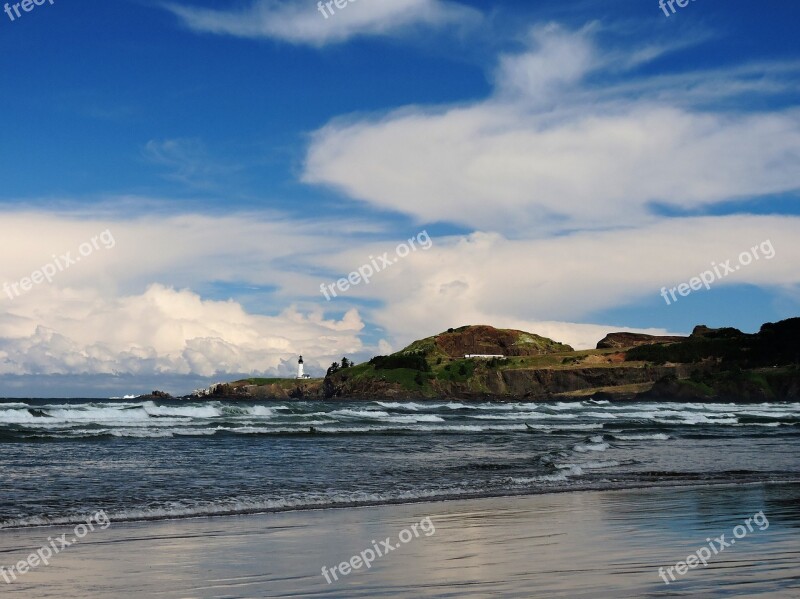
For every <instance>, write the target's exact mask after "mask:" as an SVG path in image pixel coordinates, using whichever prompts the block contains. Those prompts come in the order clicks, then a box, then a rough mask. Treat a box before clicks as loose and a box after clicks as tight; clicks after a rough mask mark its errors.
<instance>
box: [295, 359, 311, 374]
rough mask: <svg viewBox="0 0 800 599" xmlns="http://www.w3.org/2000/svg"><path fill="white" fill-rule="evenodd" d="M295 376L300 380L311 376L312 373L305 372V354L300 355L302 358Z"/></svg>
mask: <svg viewBox="0 0 800 599" xmlns="http://www.w3.org/2000/svg"><path fill="white" fill-rule="evenodd" d="M295 378H296V379H298V380H301V379H310V378H311V375H310V374H305V373H304V372H303V356H300V359H299V360H298V361H297V376H296V377H295Z"/></svg>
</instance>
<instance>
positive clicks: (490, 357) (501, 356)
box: [464, 354, 505, 360]
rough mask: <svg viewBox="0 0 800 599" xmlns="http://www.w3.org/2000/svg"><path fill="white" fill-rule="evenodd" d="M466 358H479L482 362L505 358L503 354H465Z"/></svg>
mask: <svg viewBox="0 0 800 599" xmlns="http://www.w3.org/2000/svg"><path fill="white" fill-rule="evenodd" d="M464 357H465V358H479V359H481V360H491V359H492V358H505V356H504V355H503V354H464Z"/></svg>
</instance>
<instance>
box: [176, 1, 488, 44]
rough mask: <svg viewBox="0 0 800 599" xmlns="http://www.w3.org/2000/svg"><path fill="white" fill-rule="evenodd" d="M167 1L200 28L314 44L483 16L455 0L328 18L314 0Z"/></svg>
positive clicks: (364, 6)
mask: <svg viewBox="0 0 800 599" xmlns="http://www.w3.org/2000/svg"><path fill="white" fill-rule="evenodd" d="M323 4H324V3H323ZM163 6H164V8H165V9H167V10H169V11H170V12H172V13H173V14H175V15H176V16H177V17H178V18H180V20H181V22H182V23H183V24H184V25H185V26H186V27H188V28H189V29H191V30H192V31H195V32H198V33H210V34H216V35H228V36H234V37H242V38H252V39H258V38H264V39H274V40H280V41H284V42H289V43H292V44H306V45H311V46H324V45H328V44H337V43H342V42H346V41H347V40H350V39H352V38H355V37H359V36H372V37H374V36H387V35H396V34H398V33H399V32H402V31H404V30H407V29H409V28H410V27H414V26H427V27H442V26H445V25H449V26H452V25H466V24H469V23H475V22H476V21H478V20H479V19H480V13H479V12H478V11H476V10H474V9H472V8H468V7H466V6H464V5H461V4H458V3H456V2H450V1H449V0H360V1H358V2H352V3H350V4H346V5H345V8H343V9H337V10H336V12H335V14H333V15H331V14H329V13H327V10H325V12H326V14H327V17H326V16H325V15H323V14H322V11H320V10H318V5H317V4H316V3H314V2H287V1H280V0H254V1H253V2H251V3H249V4H247V5H245V6H240V7H237V8H227V9H209V8H201V7H197V6H191V5H187V4H178V3H168V4H164V5H163ZM333 6H335V5H333ZM323 8H324V7H323Z"/></svg>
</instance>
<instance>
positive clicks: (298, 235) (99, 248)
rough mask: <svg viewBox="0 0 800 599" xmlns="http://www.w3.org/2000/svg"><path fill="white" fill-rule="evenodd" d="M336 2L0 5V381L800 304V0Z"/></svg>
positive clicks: (85, 393) (718, 317) (759, 314)
mask: <svg viewBox="0 0 800 599" xmlns="http://www.w3.org/2000/svg"><path fill="white" fill-rule="evenodd" d="M339 4H340V5H341V6H342V7H341V8H339V7H337V5H336V4H335V3H333V4H331V5H330V7H326V6H325V5H324V4H322V5H321V6H320V5H318V4H317V3H316V2H312V1H310V0H291V1H283V0H235V1H231V2H210V1H206V2H202V1H201V0H174V1H171V2H170V1H168V2H159V1H156V0H113V1H111V2H103V3H79V2H71V1H68V0H53V1H52V2H51V1H50V0H45V1H44V2H43V4H42V5H41V6H37V5H35V4H28V5H27V7H28V8H29V9H30V10H29V11H27V12H26V11H25V10H24V8H23V7H22V6H21V5H20V6H18V7H16V8H15V6H14V3H9V4H8V5H6V6H7V11H5V12H3V13H0V89H1V90H2V94H1V95H0V126H1V127H2V129H1V130H0V136H2V137H1V139H2V144H0V224H1V225H2V226H0V235H2V241H3V243H2V246H1V247H2V249H1V250H0V285H2V286H3V287H2V290H1V291H0V396H9V397H12V396H13V397H36V396H44V397H109V396H117V395H123V394H138V393H143V392H148V391H150V390H152V389H164V390H167V391H169V392H172V393H176V394H182V393H187V392H189V391H191V390H192V389H194V388H198V387H204V386H206V385H208V384H209V383H210V382H215V381H224V380H230V379H232V378H238V377H239V376H242V375H248V376H289V375H291V374H292V373H293V372H294V371H295V369H296V362H297V355H298V354H303V356H304V359H305V366H306V371H307V372H311V374H314V375H320V374H322V373H324V370H325V368H326V367H327V366H328V365H329V364H330V363H331V362H333V361H334V360H340V359H341V357H342V356H345V355H346V356H348V357H349V358H351V359H353V360H355V361H356V362H360V361H364V360H367V359H369V358H370V357H371V356H373V355H376V354H385V353H389V352H392V351H397V350H399V349H402V348H403V347H404V346H405V345H406V344H408V343H409V342H411V341H413V340H414V339H418V338H421V337H427V336H430V335H433V334H436V333H439V332H441V331H443V330H446V329H447V328H450V327H458V326H462V325H466V324H489V325H493V326H497V327H508V328H517V329H523V330H527V331H532V332H535V333H538V334H541V335H544V336H548V337H551V338H554V339H556V340H558V341H562V342H565V343H569V344H571V345H573V346H574V347H575V348H581V349H583V348H589V347H594V346H595V344H596V343H597V341H598V340H600V339H601V338H602V337H603V336H605V335H606V334H607V333H608V332H612V331H621V330H630V331H638V332H647V333H652V334H688V333H690V332H691V331H692V328H693V327H694V326H695V325H697V324H706V325H708V326H712V327H714V326H735V327H738V328H740V329H742V330H744V331H746V332H755V331H757V330H758V328H759V326H760V325H761V324H762V323H764V322H774V321H777V320H781V319H784V318H789V317H793V316H798V315H800V268H798V267H799V266H800V237H799V236H798V232H800V226H799V225H800V204H799V203H798V198H800V103H799V100H800V87H799V86H798V84H800V43H798V38H797V27H796V24H797V20H798V16H800V6H798V5H797V3H795V2H786V1H785V0H766V1H765V2H761V3H754V2H748V1H742V0H726V1H725V2H720V1H718V0H696V1H692V2H689V3H688V5H687V6H685V7H680V6H678V5H677V4H675V3H673V4H672V8H673V9H674V12H673V11H672V10H671V9H670V7H669V5H668V4H665V5H664V7H663V8H661V7H660V6H659V3H658V0H648V1H646V2H639V1H637V2H633V1H631V0H624V1H622V0H602V1H600V0H561V1H560V2H550V1H548V2H545V1H540V0H524V1H523V0H517V1H504V0H497V1H488V0H483V1H480V2H479V1H473V2H468V1H463V0H354V1H347V2H343V1H342V0H339ZM409 240H412V241H409ZM723 265H725V266H723ZM359 271H360V273H359ZM370 271H372V272H370ZM701 273H705V274H703V275H702V276H704V277H705V278H706V279H707V281H706V282H703V283H702V285H701V283H700V277H701ZM365 277H366V278H365ZM712 277H713V280H710V279H711V278H712ZM348 278H349V280H348ZM693 280H694V283H692V281H693ZM706 283H707V284H706ZM681 284H683V285H684V286H683V287H679V285H681ZM671 290H672V291H671ZM670 294H672V295H670Z"/></svg>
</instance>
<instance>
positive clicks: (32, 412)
mask: <svg viewBox="0 0 800 599" xmlns="http://www.w3.org/2000/svg"><path fill="white" fill-rule="evenodd" d="M28 413H29V414H30V415H31V416H35V417H36V418H52V416H51V415H50V414H48V413H47V412H45V411H44V410H40V409H39V408H28Z"/></svg>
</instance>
